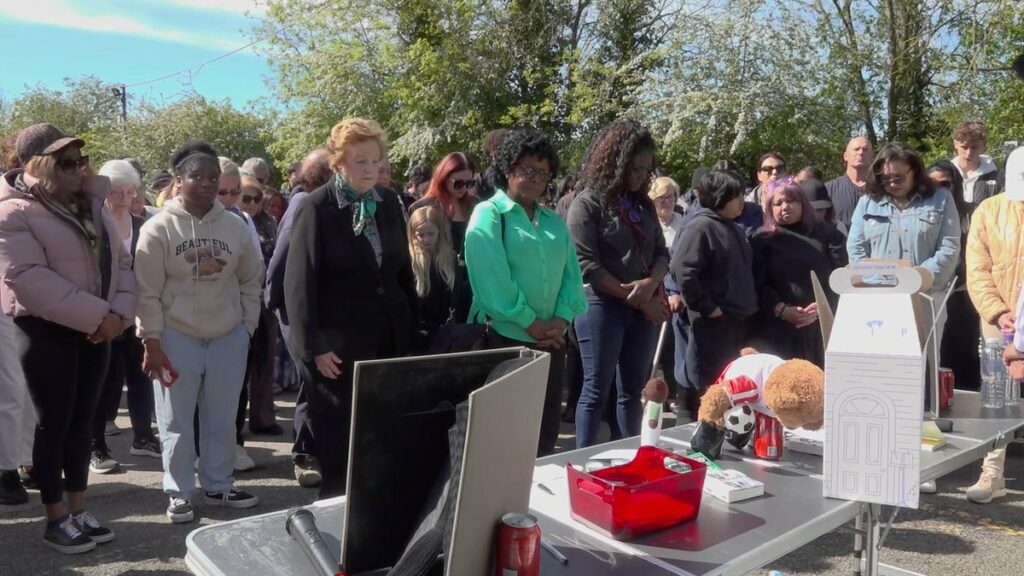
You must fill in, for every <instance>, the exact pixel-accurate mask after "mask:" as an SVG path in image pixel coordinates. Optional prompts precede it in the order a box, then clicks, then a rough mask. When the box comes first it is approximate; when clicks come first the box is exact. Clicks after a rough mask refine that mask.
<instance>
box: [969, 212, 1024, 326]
mask: <svg viewBox="0 0 1024 576" xmlns="http://www.w3.org/2000/svg"><path fill="white" fill-rule="evenodd" d="M1021 282H1024V201H1019V200H1009V199H1007V198H1006V195H1005V194H1000V195H998V196H993V197H991V198H988V199H986V200H985V201H983V202H982V203H981V204H980V205H979V206H978V208H977V210H975V211H974V215H973V216H972V217H971V230H970V233H969V234H968V236H967V291H968V293H969V294H970V296H971V301H972V302H974V307H975V308H977V310H978V314H979V315H981V318H982V320H984V321H986V322H988V323H990V324H995V323H996V322H997V321H998V320H999V316H1000V315H1002V314H1003V313H1004V312H1011V313H1013V311H1014V309H1015V308H1016V306H1017V296H1018V295H1019V294H1020V285H1021Z"/></svg>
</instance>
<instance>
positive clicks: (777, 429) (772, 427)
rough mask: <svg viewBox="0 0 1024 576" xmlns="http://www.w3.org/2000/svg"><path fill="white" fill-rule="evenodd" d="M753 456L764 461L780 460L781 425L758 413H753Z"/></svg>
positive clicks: (773, 419)
mask: <svg viewBox="0 0 1024 576" xmlns="http://www.w3.org/2000/svg"><path fill="white" fill-rule="evenodd" d="M754 418H755V420H754V422H755V430H756V431H755V432H754V455H755V456H757V457H758V458H761V459H764V460H779V459H781V458H782V423H781V422H779V421H778V420H776V419H775V418H772V417H771V416H768V415H767V414H762V413H760V412H756V411H755V412H754Z"/></svg>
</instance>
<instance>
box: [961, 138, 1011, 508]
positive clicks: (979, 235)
mask: <svg viewBox="0 0 1024 576" xmlns="http://www.w3.org/2000/svg"><path fill="white" fill-rule="evenodd" d="M1022 232H1024V148H1017V149H1016V150H1014V151H1013V152H1012V153H1011V154H1010V157H1009V158H1008V159H1007V163H1006V193H1005V194H999V195H997V196H993V197H991V198H988V199H986V200H985V201H983V202H982V203H981V204H980V205H979V206H978V208H977V210H975V212H974V216H973V218H972V220H971V229H970V232H969V233H968V236H967V290H968V293H969V294H970V296H971V301H972V302H973V303H974V307H975V308H977V310H978V314H979V315H980V316H981V320H982V328H981V329H982V336H983V337H984V338H1000V337H1001V336H1002V334H1004V333H1012V332H1014V331H1015V329H1016V322H1017V318H1015V310H1016V305H1017V300H1018V298H1019V296H1020V286H1021V283H1022V282H1024V234H1022ZM1021 320H1022V321H1024V319H1021ZM1005 460H1006V447H1005V446H1004V447H1001V448H997V449H995V450H993V451H991V452H989V453H988V455H987V456H986V457H985V461H984V463H983V464H982V467H981V477H980V478H979V479H978V482H977V483H975V484H974V486H971V487H970V488H968V489H967V498H968V499H969V500H971V501H972V502H977V503H979V504H987V503H988V502H991V501H992V499H993V498H999V497H1001V496H1005V495H1006V481H1005V480H1004V478H1003V463H1004V461H1005Z"/></svg>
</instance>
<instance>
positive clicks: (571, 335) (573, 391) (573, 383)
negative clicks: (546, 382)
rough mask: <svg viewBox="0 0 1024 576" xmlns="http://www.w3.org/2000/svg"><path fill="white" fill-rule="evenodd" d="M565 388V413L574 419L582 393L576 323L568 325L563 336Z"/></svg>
mask: <svg viewBox="0 0 1024 576" xmlns="http://www.w3.org/2000/svg"><path fill="white" fill-rule="evenodd" d="M565 386H566V388H567V390H568V392H569V398H568V399H567V400H566V401H565V412H566V413H567V414H572V418H573V419H575V418H576V404H578V403H579V401H580V393H581V392H583V358H582V357H580V342H579V339H578V338H577V337H576V322H575V321H573V322H572V323H570V324H569V331H568V332H567V333H566V335H565Z"/></svg>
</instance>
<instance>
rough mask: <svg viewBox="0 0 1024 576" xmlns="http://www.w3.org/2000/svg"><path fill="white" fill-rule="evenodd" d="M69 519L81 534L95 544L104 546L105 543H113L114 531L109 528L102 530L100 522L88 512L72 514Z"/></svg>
mask: <svg viewBox="0 0 1024 576" xmlns="http://www.w3.org/2000/svg"><path fill="white" fill-rule="evenodd" d="M71 519H72V520H74V521H75V524H77V525H78V529H79V530H81V531H82V533H83V534H85V535H86V536H88V537H89V538H91V539H92V541H93V542H95V543H97V544H106V543H107V542H113V541H114V531H113V530H111V529H109V528H104V527H103V525H102V524H100V521H99V520H97V519H96V517H95V516H93V515H92V514H90V513H89V511H88V510H86V511H83V512H80V513H78V514H72V515H71Z"/></svg>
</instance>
